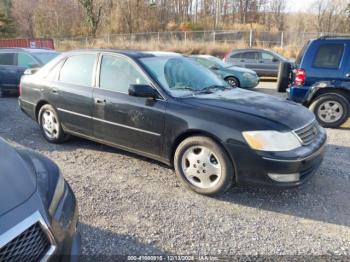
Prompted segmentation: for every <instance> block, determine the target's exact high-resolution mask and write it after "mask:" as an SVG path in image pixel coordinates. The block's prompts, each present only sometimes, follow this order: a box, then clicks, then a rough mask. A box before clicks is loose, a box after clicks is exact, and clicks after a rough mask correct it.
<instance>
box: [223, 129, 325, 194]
mask: <svg viewBox="0 0 350 262" xmlns="http://www.w3.org/2000/svg"><path fill="white" fill-rule="evenodd" d="M326 140H327V137H326V134H325V132H324V131H323V132H321V134H320V135H319V136H318V137H317V139H316V140H315V141H314V142H313V143H312V144H311V145H309V146H303V147H300V148H298V149H296V150H293V151H288V152H278V153H276V152H275V153H273V152H270V153H268V152H257V151H254V150H252V149H251V148H249V146H247V145H226V146H227V148H228V152H229V153H230V155H231V157H232V159H233V162H234V165H235V168H236V174H235V177H236V183H237V184H238V185H265V186H273V187H280V188H288V187H295V186H299V185H301V184H303V183H305V182H306V181H307V180H309V179H310V178H311V177H312V176H313V175H314V174H315V173H317V170H318V169H319V167H320V165H321V163H322V161H323V157H324V153H325V148H326ZM269 174H278V175H282V176H283V175H285V176H288V175H293V174H298V175H299V176H300V179H298V180H297V181H293V182H279V181H276V180H274V179H272V178H271V177H270V176H269Z"/></svg>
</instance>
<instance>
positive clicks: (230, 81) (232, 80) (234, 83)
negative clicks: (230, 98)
mask: <svg viewBox="0 0 350 262" xmlns="http://www.w3.org/2000/svg"><path fill="white" fill-rule="evenodd" d="M225 81H226V82H227V83H228V84H229V85H230V86H232V87H240V86H241V83H240V82H239V80H238V79H237V78H236V77H233V76H229V77H227V78H225Z"/></svg>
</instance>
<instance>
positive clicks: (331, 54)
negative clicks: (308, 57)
mask: <svg viewBox="0 0 350 262" xmlns="http://www.w3.org/2000/svg"><path fill="white" fill-rule="evenodd" d="M343 53H344V45H342V44H326V45H321V46H320V48H319V49H318V51H317V53H316V56H315V59H314V62H313V64H312V66H313V67H318V68H328V69H337V68H339V66H340V62H341V59H342V57H343Z"/></svg>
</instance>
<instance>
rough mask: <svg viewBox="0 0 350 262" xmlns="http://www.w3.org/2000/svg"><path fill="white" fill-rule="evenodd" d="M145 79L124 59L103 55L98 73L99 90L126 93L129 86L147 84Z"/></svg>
mask: <svg viewBox="0 0 350 262" xmlns="http://www.w3.org/2000/svg"><path fill="white" fill-rule="evenodd" d="M147 83H148V82H147V80H146V78H145V77H144V76H143V75H142V74H141V73H140V72H139V71H138V70H137V69H136V68H135V66H134V65H132V64H131V63H130V62H129V61H127V60H126V59H124V58H121V57H117V56H111V55H104V56H103V57H102V63H101V72H100V88H103V89H106V90H111V91H116V92H121V93H128V90H129V87H130V85H140V84H147Z"/></svg>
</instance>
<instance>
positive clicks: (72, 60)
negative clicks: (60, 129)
mask: <svg viewBox="0 0 350 262" xmlns="http://www.w3.org/2000/svg"><path fill="white" fill-rule="evenodd" d="M96 63H97V53H90V54H74V55H72V56H70V57H68V58H67V59H66V60H65V61H63V62H62V67H61V68H60V71H59V75H58V79H57V81H52V82H51V84H50V90H49V91H48V92H49V94H48V96H49V97H50V101H52V104H53V105H54V106H55V107H56V109H57V111H58V114H59V116H60V118H61V122H62V124H63V126H64V127H65V128H66V129H68V130H69V131H71V132H75V133H78V134H83V135H86V136H91V135H92V109H93V100H92V90H93V86H94V78H95V70H96Z"/></svg>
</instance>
